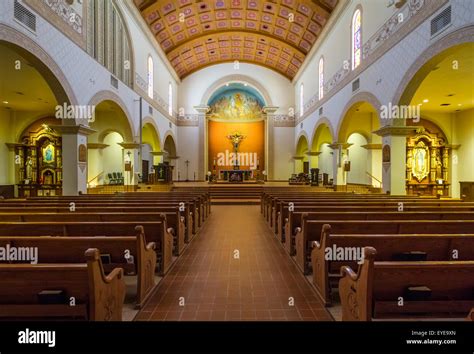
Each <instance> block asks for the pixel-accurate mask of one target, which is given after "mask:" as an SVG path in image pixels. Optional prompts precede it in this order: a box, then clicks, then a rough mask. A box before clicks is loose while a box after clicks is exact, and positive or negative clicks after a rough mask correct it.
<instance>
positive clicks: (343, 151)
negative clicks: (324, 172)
mask: <svg viewBox="0 0 474 354" xmlns="http://www.w3.org/2000/svg"><path fill="white" fill-rule="evenodd" d="M351 145H352V144H349V143H333V144H331V145H329V147H330V148H331V149H333V151H334V154H333V155H332V156H333V160H332V161H333V185H334V186H335V187H336V190H337V189H338V187H337V186H345V185H347V172H345V171H344V162H345V161H349V157H348V149H349V147H350V146H351Z"/></svg>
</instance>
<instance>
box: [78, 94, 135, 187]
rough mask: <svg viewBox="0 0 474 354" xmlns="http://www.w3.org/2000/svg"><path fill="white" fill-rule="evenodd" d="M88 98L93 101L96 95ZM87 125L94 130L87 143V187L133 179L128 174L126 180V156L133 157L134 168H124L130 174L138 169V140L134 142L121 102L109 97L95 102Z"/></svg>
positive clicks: (121, 182)
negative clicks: (93, 115)
mask: <svg viewBox="0 0 474 354" xmlns="http://www.w3.org/2000/svg"><path fill="white" fill-rule="evenodd" d="M91 102H92V103H91V105H95V103H94V102H95V99H93V100H92V101H91ZM90 127H91V128H92V129H94V130H95V133H94V134H92V135H90V136H89V137H88V144H87V147H88V159H87V161H88V178H87V181H88V185H89V187H95V186H98V185H105V184H109V185H117V184H119V185H120V184H124V183H132V179H131V178H130V179H128V180H127V181H125V177H124V175H125V159H131V160H133V164H132V166H133V171H127V172H129V175H130V176H133V173H134V172H137V171H139V166H138V161H139V159H138V153H139V144H135V143H134V138H133V127H132V126H131V125H130V120H129V118H128V117H127V114H126V113H125V112H124V110H123V109H122V107H121V105H119V103H117V102H115V101H112V100H104V101H100V102H98V103H97V104H96V105H95V120H94V121H93V122H91V124H90ZM125 150H127V151H125Z"/></svg>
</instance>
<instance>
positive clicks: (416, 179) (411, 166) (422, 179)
mask: <svg viewBox="0 0 474 354" xmlns="http://www.w3.org/2000/svg"><path fill="white" fill-rule="evenodd" d="M428 129H430V128H427V127H424V126H419V127H417V128H416V132H415V134H414V135H413V136H409V137H408V138H407V162H406V180H407V192H408V194H409V195H432V196H444V197H447V196H449V186H450V183H449V155H450V149H451V146H449V145H448V144H447V141H446V137H445V136H444V134H443V132H442V131H441V130H440V129H439V128H437V127H435V126H434V124H433V127H431V129H430V130H431V131H430V130H428Z"/></svg>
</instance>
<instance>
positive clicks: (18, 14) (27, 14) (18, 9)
mask: <svg viewBox="0 0 474 354" xmlns="http://www.w3.org/2000/svg"><path fill="white" fill-rule="evenodd" d="M13 8H14V9H13V16H14V17H15V18H16V19H17V20H18V21H20V22H21V23H22V24H24V25H25V26H26V27H28V28H29V29H30V30H32V31H34V32H36V16H35V15H34V14H33V13H32V12H31V11H30V10H28V9H27V8H26V7H24V6H23V5H22V4H20V3H19V2H18V1H17V0H15V4H14V7H13Z"/></svg>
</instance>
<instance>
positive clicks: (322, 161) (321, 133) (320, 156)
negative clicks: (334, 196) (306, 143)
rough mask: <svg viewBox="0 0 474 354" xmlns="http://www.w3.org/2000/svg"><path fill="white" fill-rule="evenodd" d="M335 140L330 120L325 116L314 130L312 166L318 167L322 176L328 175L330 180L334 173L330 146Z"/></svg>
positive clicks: (311, 154)
mask: <svg viewBox="0 0 474 354" xmlns="http://www.w3.org/2000/svg"><path fill="white" fill-rule="evenodd" d="M333 140H334V139H333V133H332V129H331V125H330V123H329V121H328V120H327V119H325V118H323V119H321V123H320V124H319V125H317V126H316V129H315V130H314V134H313V140H312V142H311V152H310V167H311V168H318V169H319V173H320V174H321V175H322V176H324V175H328V177H327V178H328V180H329V178H332V175H333V166H332V165H333V163H332V150H331V148H330V147H329V145H331V144H332V143H333ZM329 176H330V177H329ZM323 180H324V179H323Z"/></svg>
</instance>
